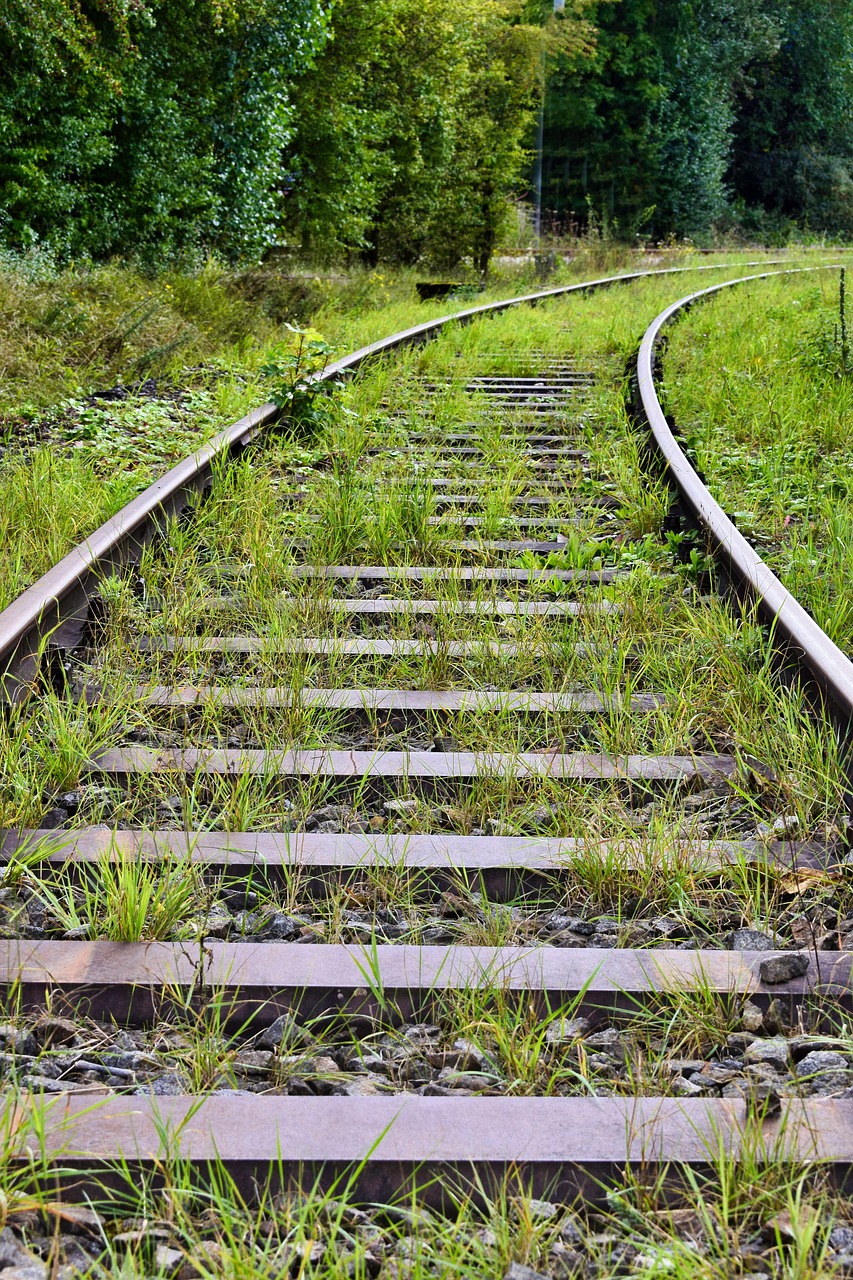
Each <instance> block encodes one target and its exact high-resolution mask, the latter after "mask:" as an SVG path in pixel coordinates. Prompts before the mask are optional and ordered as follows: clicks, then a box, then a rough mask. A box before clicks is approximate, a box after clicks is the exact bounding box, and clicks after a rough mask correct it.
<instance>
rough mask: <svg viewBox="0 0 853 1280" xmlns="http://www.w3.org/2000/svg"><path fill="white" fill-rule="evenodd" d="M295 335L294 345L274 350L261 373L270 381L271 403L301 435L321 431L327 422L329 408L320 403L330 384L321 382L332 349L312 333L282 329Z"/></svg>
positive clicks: (295, 329)
mask: <svg viewBox="0 0 853 1280" xmlns="http://www.w3.org/2000/svg"><path fill="white" fill-rule="evenodd" d="M285 328H286V329H288V330H289V331H290V332H291V333H292V334H294V335H295V342H294V343H293V344H292V345H288V346H287V347H286V348H276V349H275V350H274V351H273V352H272V353H271V356H270V359H269V360H268V361H267V363H266V364H264V365H262V366H261V373H262V374H263V376H264V377H265V378H267V379H269V380H270V382H271V383H272V384H273V385H272V399H273V402H274V403H275V404H276V405H277V406H278V407H279V409H281V410H283V412H284V414H285V415H286V418H287V420H288V422H289V423H291V424H292V425H293V426H294V427H296V428H300V429H302V430H303V431H307V430H312V429H317V428H321V427H324V426H326V425H327V424H328V421H329V412H328V407H327V406H326V405H323V404H322V403H321V402H320V400H321V396H322V394H323V392H324V391H326V390H327V389H328V386H329V383H328V382H325V381H320V375H321V374H322V373H323V372H324V370H325V368H326V365H327V364H328V357H329V356H330V355H331V353H332V347H331V346H330V345H329V343H328V342H326V341H325V339H324V338H323V337H322V336H321V335H320V334H318V333H317V332H316V330H314V329H301V328H299V326H298V325H291V324H288V325H285Z"/></svg>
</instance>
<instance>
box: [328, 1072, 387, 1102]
mask: <svg viewBox="0 0 853 1280" xmlns="http://www.w3.org/2000/svg"><path fill="white" fill-rule="evenodd" d="M387 1092H388V1085H387V1084H385V1085H384V1087H381V1084H380V1083H379V1082H377V1081H376V1079H372V1078H371V1077H370V1076H355V1077H354V1078H353V1079H352V1080H344V1081H342V1082H341V1083H340V1084H337V1083H336V1084H334V1085H333V1086H332V1088H331V1090H330V1093H331V1096H332V1097H335V1098H372V1097H375V1096H376V1095H377V1094H378V1093H387Z"/></svg>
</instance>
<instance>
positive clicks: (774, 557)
mask: <svg viewBox="0 0 853 1280" xmlns="http://www.w3.org/2000/svg"><path fill="white" fill-rule="evenodd" d="M845 311H846V315H845V323H846V325H849V326H850V327H851V330H853V325H851V316H850V303H849V299H847V301H846V304H845ZM664 376H665V399H666V405H667V408H668V409H669V410H670V411H671V412H672V414H673V416H674V418H675V421H676V423H677V424H678V427H679V430H680V433H681V435H682V437H683V438H684V440H685V441H686V443H687V444H688V446H689V449H690V451H691V453H692V456H693V457H694V458H695V460H696V462H697V463H698V465H699V467H700V468H701V469H702V471H703V472H704V473H705V475H706V476H707V479H708V483H709V485H710V488H711V491H712V492H713V494H714V496H715V497H716V498H717V500H718V501H719V502H720V503H721V504H722V506H723V507H724V508H725V509H726V511H730V512H733V513H734V514H735V518H736V520H737V524H738V527H739V528H740V529H741V530H742V532H743V533H744V535H745V536H746V537H747V538H749V539H750V540H751V541H752V542H753V543H754V545H755V546H756V547H757V549H758V550H759V552H760V554H761V555H762V556H763V557H764V558H765V560H767V562H768V563H769V564H770V565H771V566H772V567H773V569H774V570H775V571H776V572H777V573H778V575H779V576H780V577H781V579H782V581H783V582H784V583H785V585H786V586H787V587H788V588H789V590H790V591H791V592H792V593H793V594H794V595H795V596H796V597H797V599H798V600H799V601H800V603H801V604H803V605H805V606H806V607H807V608H808V609H809V610H810V611H811V613H812V614H813V615H814V617H815V618H816V619H817V621H818V622H819V623H820V625H821V626H822V627H823V628H824V630H825V631H826V632H827V633H828V634H829V635H830V636H831V637H832V639H833V640H835V642H836V643H837V644H838V645H840V647H841V648H842V649H844V650H845V652H847V653H850V652H853V596H851V592H850V549H851V546H853V479H851V450H853V357H851V354H850V352H849V350H848V351H847V353H846V367H845V352H844V351H843V349H842V324H841V316H840V307H839V272H838V271H837V270H827V271H821V272H815V273H809V274H808V275H801V276H796V275H795V276H789V277H782V278H780V279H777V280H767V281H759V282H756V283H754V284H748V285H744V286H742V287H738V288H736V289H731V290H726V291H724V292H723V293H721V294H720V295H719V296H718V297H716V298H714V299H712V300H711V301H709V302H707V303H705V304H703V305H702V306H700V307H697V308H696V309H695V310H693V311H692V312H691V313H690V314H689V315H687V316H686V317H685V318H684V319H683V320H681V321H680V322H679V324H678V325H677V326H676V327H675V328H673V329H672V330H671V332H670V337H669V345H668V348H667V353H666V362H665V375H664Z"/></svg>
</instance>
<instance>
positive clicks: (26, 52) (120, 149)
mask: <svg viewBox="0 0 853 1280" xmlns="http://www.w3.org/2000/svg"><path fill="white" fill-rule="evenodd" d="M9 3H11V5H12V12H11V15H10V14H8V13H7V14H5V15H4V17H3V19H2V21H0V56H2V57H3V64H4V68H5V71H6V75H7V78H8V85H9V92H8V93H7V94H6V95H5V96H4V99H3V101H2V105H0V138H2V140H3V143H4V148H3V151H4V157H5V159H4V162H3V165H2V168H0V207H2V210H3V218H4V222H3V227H2V234H3V235H4V237H5V239H6V240H7V242H8V243H11V244H13V245H17V246H25V245H27V244H28V243H33V242H35V241H37V240H41V241H44V242H47V243H48V244H50V245H52V246H54V247H55V248H57V249H58V250H59V251H61V252H64V253H65V254H74V255H78V254H81V253H90V254H105V253H108V252H113V251H116V250H122V249H124V248H126V247H131V246H132V247H133V249H134V250H135V251H136V252H137V253H142V254H145V253H146V252H149V253H150V254H151V255H156V257H158V258H161V257H168V256H169V255H174V254H177V253H182V252H186V251H187V250H192V249H193V248H195V247H198V246H204V247H205V248H216V249H218V250H219V251H221V252H222V253H223V254H225V255H227V256H229V257H257V256H258V255H259V254H260V253H262V252H263V250H264V249H265V248H266V247H267V246H269V245H270V244H272V243H274V242H275V240H276V238H277V223H278V204H279V202H278V196H277V192H276V187H277V185H278V176H279V158H280V154H281V151H282V148H283V147H284V145H285V144H286V142H287V141H288V139H289V137H290V132H291V117H290V101H289V96H288V87H289V83H290V81H291V79H292V77H293V76H294V75H295V74H296V73H297V72H298V71H300V70H301V69H302V68H303V67H304V66H305V65H306V64H307V62H308V61H309V60H310V58H311V56H312V55H313V53H314V52H315V51H316V49H317V48H318V47H319V46H320V44H321V42H322V39H323V34H324V19H323V13H322V9H321V2H320V0H245V2H243V0H241V3H240V4H237V3H236V2H233V3H230V4H227V3H225V2H224V0H149V2H148V3H142V0H139V2H138V3H136V4H134V5H126V4H124V3H122V2H121V0H99V7H96V6H95V5H92V6H90V7H87V8H84V0H80V2H79V3H78V0H39V3H38V4H30V3H28V2H27V0H9ZM17 10H20V12H17ZM31 10H34V11H35V14H36V17H37V21H36V22H35V23H28V21H27V19H28V18H29V16H30V12H31Z"/></svg>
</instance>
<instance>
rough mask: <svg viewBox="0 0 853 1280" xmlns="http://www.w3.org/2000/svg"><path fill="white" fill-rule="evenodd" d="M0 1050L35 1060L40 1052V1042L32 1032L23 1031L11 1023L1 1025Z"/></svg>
mask: <svg viewBox="0 0 853 1280" xmlns="http://www.w3.org/2000/svg"><path fill="white" fill-rule="evenodd" d="M0 1049H2V1050H3V1052H4V1053H14V1054H21V1055H22V1056H23V1057H25V1058H34V1057H35V1056H36V1054H37V1053H38V1051H39V1047H38V1042H37V1041H36V1038H35V1036H34V1035H33V1034H32V1032H31V1031H22V1030H21V1029H20V1027H13V1026H11V1024H9V1023H3V1024H2V1025H0Z"/></svg>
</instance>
